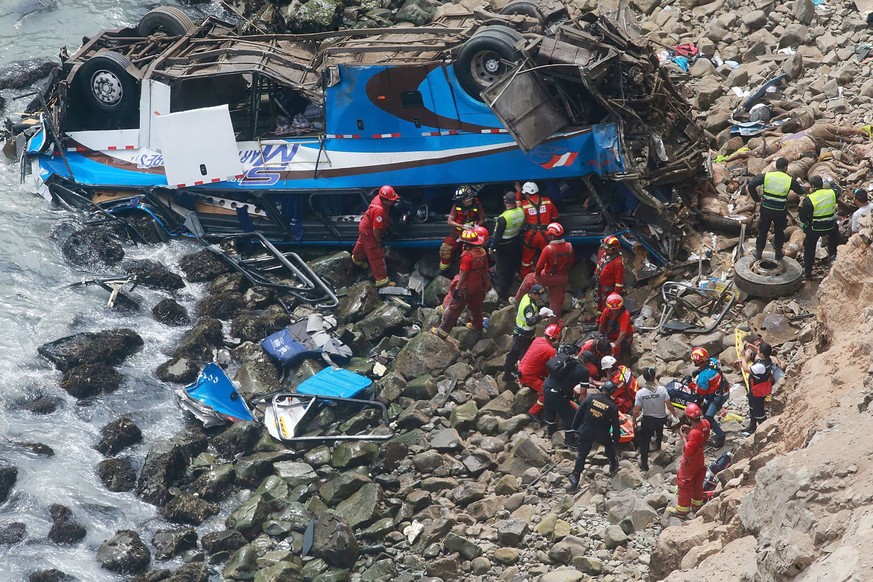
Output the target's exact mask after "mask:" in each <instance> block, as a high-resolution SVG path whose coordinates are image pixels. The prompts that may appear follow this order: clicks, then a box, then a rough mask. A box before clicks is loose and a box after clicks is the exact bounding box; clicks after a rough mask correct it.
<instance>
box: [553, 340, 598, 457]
mask: <svg viewBox="0 0 873 582" xmlns="http://www.w3.org/2000/svg"><path fill="white" fill-rule="evenodd" d="M546 369H547V370H548V371H549V377H548V378H546V381H545V382H544V383H543V422H544V423H545V424H546V431H547V432H548V434H549V436H550V437H551V436H552V435H553V434H555V432H556V431H557V430H558V423H559V422H560V424H561V427H562V428H563V429H564V431H565V435H564V443H566V444H570V441H571V440H572V438H571V437H570V435H571V434H572V435H573V436H574V437H575V435H576V433H573V432H570V427H571V426H572V425H573V416H574V415H575V414H576V410H577V409H578V408H579V406H578V405H577V404H576V398H581V399H582V400H584V399H585V398H586V397H587V396H588V387H589V386H590V384H589V382H588V368H587V366H586V365H585V363H584V362H582V361H580V360H579V358H578V357H576V346H574V345H572V344H561V345H560V346H559V347H558V354H557V355H556V356H555V357H553V358H552V359H551V360H549V361H548V362H546Z"/></svg>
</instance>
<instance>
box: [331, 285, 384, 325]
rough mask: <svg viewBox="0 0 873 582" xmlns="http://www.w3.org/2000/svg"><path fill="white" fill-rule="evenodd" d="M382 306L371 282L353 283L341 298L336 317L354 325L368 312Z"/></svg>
mask: <svg viewBox="0 0 873 582" xmlns="http://www.w3.org/2000/svg"><path fill="white" fill-rule="evenodd" d="M381 304H382V298H381V297H379V291H378V290H377V289H376V286H375V285H374V284H373V282H372V281H361V282H360V283H355V284H354V285H352V287H351V288H350V289H349V292H348V294H347V295H346V296H345V297H343V299H342V301H341V302H340V304H339V308H338V309H337V315H338V316H339V318H340V319H341V320H342V321H344V322H346V323H355V322H358V321H361V320H362V319H364V318H365V317H366V316H367V315H369V314H370V312H372V311H374V310H375V309H376V308H377V307H379V306H380V305H381Z"/></svg>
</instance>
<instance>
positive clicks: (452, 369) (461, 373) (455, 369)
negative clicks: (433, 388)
mask: <svg viewBox="0 0 873 582" xmlns="http://www.w3.org/2000/svg"><path fill="white" fill-rule="evenodd" d="M472 373H473V366H471V365H470V364H467V363H466V362H455V363H454V364H452V365H451V366H449V367H448V368H446V377H447V378H449V379H451V380H458V381H459V382H463V381H464V380H466V379H467V378H468V377H469V376H470V374H472Z"/></svg>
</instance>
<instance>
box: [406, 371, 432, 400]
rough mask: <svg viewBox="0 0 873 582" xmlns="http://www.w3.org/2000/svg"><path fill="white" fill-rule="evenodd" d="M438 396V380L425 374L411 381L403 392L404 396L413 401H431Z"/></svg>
mask: <svg viewBox="0 0 873 582" xmlns="http://www.w3.org/2000/svg"><path fill="white" fill-rule="evenodd" d="M436 394H437V383H436V380H435V379H434V378H433V377H432V376H430V375H429V374H425V375H422V376H419V377H418V378H415V379H413V380H410V381H409V383H407V384H406V388H404V390H403V395H404V396H406V397H407V398H412V399H413V400H430V399H431V398H433V397H434V396H436Z"/></svg>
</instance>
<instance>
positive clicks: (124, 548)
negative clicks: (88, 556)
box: [97, 530, 151, 574]
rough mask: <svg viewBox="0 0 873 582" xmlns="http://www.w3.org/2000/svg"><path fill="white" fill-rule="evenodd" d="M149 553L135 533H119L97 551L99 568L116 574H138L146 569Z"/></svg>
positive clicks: (125, 531) (124, 531)
mask: <svg viewBox="0 0 873 582" xmlns="http://www.w3.org/2000/svg"><path fill="white" fill-rule="evenodd" d="M150 560H151V552H149V549H148V548H147V547H146V545H145V544H144V543H143V542H142V540H141V539H140V537H139V534H137V533H136V532H135V531H130V530H122V531H119V532H117V533H116V534H115V536H113V537H112V538H111V539H109V540H106V541H105V542H103V543H102V544H101V545H100V548H99V549H98V550H97V561H98V562H100V566H101V567H103V568H104V569H106V570H109V571H110V572H116V573H118V574H138V573H140V572H143V571H145V569H146V568H148V565H149V561H150Z"/></svg>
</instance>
